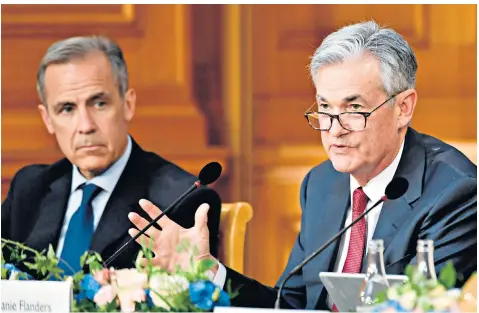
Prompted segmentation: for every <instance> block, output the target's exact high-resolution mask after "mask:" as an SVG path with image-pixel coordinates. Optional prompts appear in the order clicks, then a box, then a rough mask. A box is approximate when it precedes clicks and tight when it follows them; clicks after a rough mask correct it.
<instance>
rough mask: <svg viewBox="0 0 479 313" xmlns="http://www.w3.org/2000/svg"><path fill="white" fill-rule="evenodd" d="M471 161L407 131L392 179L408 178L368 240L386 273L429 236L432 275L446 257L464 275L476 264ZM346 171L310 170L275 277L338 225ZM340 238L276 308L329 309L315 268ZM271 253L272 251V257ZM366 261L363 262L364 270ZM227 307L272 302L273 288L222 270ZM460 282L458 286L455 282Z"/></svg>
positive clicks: (328, 266)
mask: <svg viewBox="0 0 479 313" xmlns="http://www.w3.org/2000/svg"><path fill="white" fill-rule="evenodd" d="M476 169H477V168H476V166H475V165H474V164H473V163H472V162H470V161H469V160H468V159H467V158H466V157H465V156H464V155H463V154H462V153H460V152H459V151H458V150H456V149H455V148H453V147H451V146H449V145H447V144H445V143H444V142H441V141H439V140H437V139H435V138H433V137H430V136H427V135H423V134H419V133H417V132H416V131H414V130H413V129H411V128H410V129H409V130H408V132H407V135H406V141H405V146H404V150H403V155H402V157H401V160H400V163H399V166H398V169H397V171H396V174H395V176H396V177H398V176H402V177H404V178H406V179H407V180H408V181H409V188H408V190H407V191H406V193H405V194H404V196H402V197H401V198H399V199H397V200H390V201H387V202H385V203H384V205H383V208H382V210H381V213H380V216H379V220H378V223H377V226H376V230H375V232H374V235H373V238H374V239H383V240H384V262H385V266H386V272H387V273H388V274H404V269H405V267H406V265H407V264H409V263H411V262H413V263H414V262H415V255H416V245H417V240H418V239H426V238H427V239H432V240H434V246H435V252H434V261H435V267H436V271H437V273H439V271H440V270H441V268H442V267H443V266H444V265H445V263H446V261H452V262H453V264H454V266H455V268H456V270H457V271H458V272H459V273H461V274H462V275H464V279H467V278H468V277H469V276H470V275H471V273H472V272H473V271H475V270H476V268H477V257H476V254H477V220H476V215H477V199H476V197H477V195H476V194H477V176H476ZM349 190H350V185H349V174H345V173H339V172H337V171H336V170H335V169H334V168H333V166H332V164H331V162H330V161H326V162H324V163H322V164H320V165H319V166H317V167H315V168H313V169H312V170H311V171H310V172H309V173H308V174H307V176H306V177H305V179H304V181H303V183H302V186H301V197H300V198H301V199H300V201H301V208H302V220H301V231H300V233H299V235H298V237H297V239H296V242H295V244H294V247H293V250H292V251H291V254H290V257H289V261H288V264H287V266H286V268H285V270H284V273H283V275H282V276H281V278H280V279H279V281H278V285H279V283H281V282H282V281H283V279H284V278H285V277H286V275H287V274H288V273H289V272H290V271H291V270H292V269H293V268H294V267H295V266H296V265H298V264H299V263H301V261H303V260H304V259H305V258H306V257H307V256H308V255H310V254H311V253H313V252H314V251H315V250H316V249H318V248H319V247H320V246H321V245H323V244H324V243H325V242H326V241H327V240H329V239H330V238H331V237H333V236H334V235H335V234H336V233H337V232H339V230H340V229H341V228H342V227H343V225H344V223H345V219H346V213H347V210H348V209H349V206H350V191H349ZM339 243H340V241H339V240H338V241H336V242H335V243H334V244H332V245H331V246H329V248H327V249H326V250H325V251H323V253H322V254H320V255H318V256H317V257H316V258H314V259H313V260H312V261H311V262H310V263H309V264H307V265H306V266H305V267H304V268H303V269H302V271H300V272H299V273H297V274H296V275H294V276H293V277H292V278H291V279H290V280H289V281H288V283H287V284H286V286H285V289H283V290H284V291H283V294H282V299H283V301H282V304H281V307H282V308H303V309H304V308H306V309H328V308H327V307H326V292H325V289H324V287H323V285H322V283H321V281H320V279H319V273H320V272H328V271H333V267H334V264H335V261H336V256H337V254H338V248H339ZM271 257H274V256H271ZM365 266H366V262H364V260H363V268H362V271H363V272H364V270H365ZM226 279H227V281H228V280H231V283H232V287H233V289H235V288H238V287H241V286H242V287H241V289H240V292H239V296H238V297H237V298H235V299H233V301H232V305H234V306H248V307H273V306H274V301H275V299H276V293H277V289H274V288H270V287H266V286H263V285H261V284H260V283H259V282H257V281H254V280H251V279H248V278H246V277H244V276H242V275H240V274H238V273H237V272H235V271H233V270H231V269H227V277H226ZM458 286H460V283H459V285H458Z"/></svg>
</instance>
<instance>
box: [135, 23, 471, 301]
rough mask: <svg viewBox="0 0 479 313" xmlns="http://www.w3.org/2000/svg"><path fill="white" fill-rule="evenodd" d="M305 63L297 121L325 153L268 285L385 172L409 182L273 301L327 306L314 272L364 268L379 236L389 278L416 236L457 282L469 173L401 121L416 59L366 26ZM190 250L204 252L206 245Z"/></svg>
mask: <svg viewBox="0 0 479 313" xmlns="http://www.w3.org/2000/svg"><path fill="white" fill-rule="evenodd" d="M310 69H311V77H312V80H313V82H314V85H315V87H316V100H317V102H316V104H315V107H314V108H312V109H310V110H308V111H307V112H306V113H305V117H306V118H307V120H308V122H309V124H310V126H311V127H312V128H314V129H315V130H318V131H320V132H321V139H322V143H323V146H324V149H325V151H326V152H327V154H328V157H329V160H328V161H326V162H324V163H322V164H320V165H318V166H316V167H315V168H313V169H312V170H311V171H310V172H309V173H308V174H307V176H306V177H305V179H304V181H303V183H302V186H301V197H300V202H301V208H302V219H301V230H300V233H299V234H298V236H297V239H296V242H295V244H294V247H293V249H292V251H291V254H290V257H289V260H288V263H287V265H286V268H285V270H284V273H283V275H282V276H281V278H280V279H279V281H278V285H279V283H281V282H282V281H283V280H284V279H285V277H286V275H287V274H288V273H289V272H290V271H292V270H293V268H294V267H296V266H297V265H298V264H300V263H301V262H302V261H303V260H304V259H305V258H306V257H307V256H308V255H310V254H311V253H312V252H314V251H315V250H316V249H318V248H319V247H320V246H321V245H323V244H324V243H325V242H327V241H328V240H329V239H330V238H331V237H332V236H334V235H335V234H336V233H337V232H339V231H340V229H342V228H343V227H344V226H346V225H349V224H350V223H351V221H352V220H353V219H356V218H358V217H359V216H360V215H361V214H362V213H363V212H364V211H365V210H366V209H367V208H370V207H372V206H373V204H375V203H376V202H377V201H378V200H379V199H380V198H381V197H382V196H383V195H384V194H385V190H386V186H387V185H388V184H389V182H390V181H391V180H392V179H393V178H394V177H404V178H406V179H407V180H408V182H409V188H408V189H407V191H406V193H405V194H404V195H403V196H401V197H400V198H398V199H396V200H388V201H386V202H385V203H384V204H381V205H379V206H378V207H376V208H375V209H374V210H372V211H371V212H370V213H369V214H368V215H367V216H366V217H365V218H362V219H361V220H360V221H359V222H358V223H356V224H354V225H353V226H352V227H351V229H350V230H348V231H347V232H346V233H345V234H344V235H343V236H342V237H341V239H340V240H338V241H336V242H335V243H333V244H332V245H330V246H329V247H328V248H327V249H326V250H325V251H323V253H321V254H320V255H318V256H317V257H316V258H314V259H313V260H312V261H311V262H310V263H309V264H307V265H306V266H304V268H303V269H302V270H301V271H299V272H298V273H296V274H295V275H294V276H293V277H292V278H291V279H290V280H289V281H288V282H287V283H286V285H285V288H284V290H283V293H282V301H281V307H282V308H299V309H333V310H334V309H335V307H334V305H333V303H332V302H331V299H330V298H329V296H328V295H327V293H326V292H325V288H324V286H323V284H322V283H321V281H320V279H319V273H320V272H324V271H326V272H331V271H334V272H347V273H359V272H364V270H365V266H366V264H365V263H366V262H365V255H366V248H367V245H368V242H370V241H371V240H372V239H382V240H383V242H384V262H385V266H386V272H387V273H388V274H404V270H405V267H406V266H407V265H408V264H414V263H415V262H416V245H417V241H418V240H419V239H426V240H432V241H433V243H434V265H435V271H436V272H439V271H440V270H441V268H442V267H443V266H444V265H445V264H446V262H448V261H452V263H453V264H454V266H455V268H456V270H457V272H458V273H459V274H460V275H462V276H463V280H462V282H464V280H466V279H467V278H468V277H469V276H470V275H471V273H472V272H473V271H475V270H476V268H477V265H476V263H477V260H476V253H477V225H476V223H477V221H476V216H477V198H476V197H477V195H476V193H477V176H476V169H477V168H476V166H475V165H474V164H473V163H472V162H470V161H469V160H468V159H467V158H466V157H465V156H464V155H463V154H462V153H460V152H459V151H458V150H456V149H455V148H453V147H452V146H450V145H447V144H445V143H444V142H442V141H440V140H438V139H435V138H433V137H430V136H427V135H424V134H420V133H418V132H416V131H415V130H414V129H412V128H411V127H410V123H411V120H412V115H413V111H414V108H415V106H416V102H417V92H416V90H415V89H414V88H415V76H416V70H417V62H416V58H415V55H414V53H413V51H412V49H411V48H410V47H409V45H408V43H407V42H406V41H405V40H404V39H403V38H402V37H401V36H400V35H399V34H397V33H396V32H395V31H393V30H391V29H385V28H380V27H379V26H378V25H377V24H376V23H374V22H366V23H359V24H355V25H351V26H347V27H344V28H342V29H340V30H338V31H337V32H335V33H332V34H331V35H329V36H328V37H327V38H325V39H324V41H323V42H322V44H321V46H320V47H319V48H318V49H317V50H316V52H315V54H314V55H313V57H312V59H311V66H310ZM432 109H433V108H432ZM135 223H138V221H135ZM193 231H194V230H193ZM202 231H205V230H204V229H203V230H202ZM206 231H207V230H206ZM200 235H202V236H203V237H205V236H206V235H205V234H197V237H200ZM190 236H191V237H193V236H192V235H191V234H190ZM171 240H172V241H174V240H175V238H174V237H173V236H172V237H171ZM160 248H161V247H160ZM201 252H202V254H203V255H204V256H205V257H206V258H208V257H209V258H212V257H211V256H208V253H209V251H207V250H204V251H201ZM271 257H272V258H274V256H271ZM215 271H216V276H215V282H216V283H217V284H218V285H219V286H225V281H228V280H229V281H231V286H232V288H233V290H234V289H236V288H237V287H241V289H240V290H239V295H238V296H237V297H236V298H234V299H233V300H232V305H234V306H247V307H273V306H274V303H275V300H276V294H277V287H276V288H271V287H267V286H264V285H262V284H261V283H259V282H257V281H255V280H252V279H249V278H247V277H245V276H243V275H241V274H240V273H237V272H235V271H234V270H232V269H228V268H226V267H225V266H223V265H222V264H220V263H218V266H217V267H216V268H215ZM458 285H459V286H460V285H461V282H459V284H458Z"/></svg>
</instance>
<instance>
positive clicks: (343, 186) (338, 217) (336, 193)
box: [308, 173, 350, 300]
mask: <svg viewBox="0 0 479 313" xmlns="http://www.w3.org/2000/svg"><path fill="white" fill-rule="evenodd" d="M333 179H334V178H333ZM333 179H331V180H328V179H325V181H332V183H331V184H329V185H328V189H327V190H326V191H325V192H324V195H326V197H325V198H324V199H318V201H317V202H316V203H312V204H310V205H316V206H317V207H315V208H308V210H310V211H312V212H318V213H316V215H313V216H312V218H313V220H314V222H313V223H314V224H315V225H317V226H315V227H314V228H315V229H317V230H318V231H317V232H316V235H317V238H318V239H317V241H315V242H312V243H313V245H312V248H311V251H308V253H311V252H313V251H314V250H316V249H318V248H319V247H320V246H322V245H323V244H325V243H326V242H327V241H328V240H329V239H330V238H332V237H333V236H334V235H335V234H336V233H337V232H339V231H340V230H341V228H342V227H343V226H344V221H345V218H346V213H347V210H348V208H349V206H350V192H349V175H348V174H343V173H339V176H338V178H336V179H334V180H333ZM340 242H341V238H339V239H338V240H336V242H334V243H333V244H331V245H330V246H329V247H328V248H326V250H324V251H323V252H322V253H320V254H319V255H318V256H316V258H314V259H313V260H311V265H310V266H309V267H310V268H311V271H312V272H313V273H314V275H315V280H319V273H320V272H329V271H332V266H333V264H334V262H335V261H336V255H337V250H338V246H339V243H340ZM318 286H319V288H318V289H317V290H316V291H315V295H313V296H312V297H313V298H316V299H318V300H319V295H320V294H321V292H322V290H323V288H324V286H323V285H322V284H321V285H318Z"/></svg>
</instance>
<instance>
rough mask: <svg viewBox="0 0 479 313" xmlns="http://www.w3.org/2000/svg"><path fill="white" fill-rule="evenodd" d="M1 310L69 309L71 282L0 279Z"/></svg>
mask: <svg viewBox="0 0 479 313" xmlns="http://www.w3.org/2000/svg"><path fill="white" fill-rule="evenodd" d="M1 290H2V312H9V313H10V312H11V313H13V312H30V313H33V312H35V313H36V312H41V313H49V312H58V313H63V312H65V313H67V312H70V311H71V310H70V309H71V303H72V299H73V294H72V283H71V282H67V281H61V282H60V281H26V280H2V289H1Z"/></svg>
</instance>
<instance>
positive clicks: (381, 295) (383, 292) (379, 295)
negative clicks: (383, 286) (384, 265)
mask: <svg viewBox="0 0 479 313" xmlns="http://www.w3.org/2000/svg"><path fill="white" fill-rule="evenodd" d="M386 299H387V296H386V290H381V291H378V293H377V294H376V299H375V300H374V303H378V304H379V303H383V302H384V301H386Z"/></svg>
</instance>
